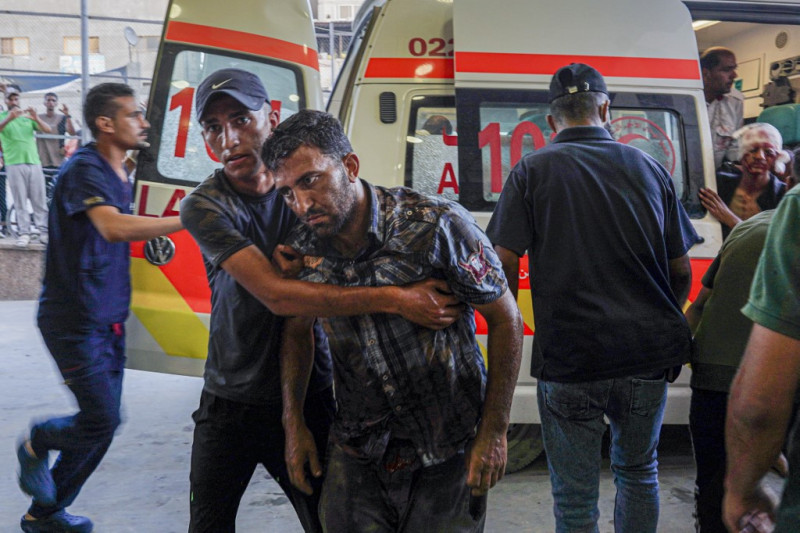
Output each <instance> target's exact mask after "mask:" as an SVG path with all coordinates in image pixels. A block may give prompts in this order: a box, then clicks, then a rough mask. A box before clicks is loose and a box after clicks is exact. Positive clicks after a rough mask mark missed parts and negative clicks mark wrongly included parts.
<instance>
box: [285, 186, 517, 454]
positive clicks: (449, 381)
mask: <svg viewBox="0 0 800 533" xmlns="http://www.w3.org/2000/svg"><path fill="white" fill-rule="evenodd" d="M362 183H363V184H364V186H365V187H366V188H367V194H368V196H369V197H370V198H371V213H372V215H371V223H370V227H369V229H368V230H367V233H368V244H367V245H366V247H365V248H364V250H362V252H361V253H360V255H358V256H357V257H356V258H347V257H342V256H341V255H340V254H338V253H337V252H336V250H335V249H334V248H333V247H332V246H329V244H328V243H327V242H326V241H322V240H320V239H318V238H317V237H316V235H315V234H314V233H313V231H312V230H310V229H309V228H308V227H306V226H302V225H300V226H296V227H295V228H294V229H293V230H292V232H291V234H290V235H289V237H288V239H287V244H290V245H291V246H293V247H294V248H295V249H296V250H298V251H300V252H302V253H303V254H305V255H306V263H305V264H306V268H305V269H304V270H303V271H302V272H301V275H300V276H301V278H302V279H305V280H308V281H314V282H318V283H332V284H335V285H340V286H384V285H405V284H408V283H413V282H416V281H420V280H424V279H427V278H431V277H434V278H440V279H444V280H446V281H447V282H448V283H449V285H450V288H451V290H452V291H453V292H454V293H455V294H456V295H457V296H458V298H459V299H460V300H462V301H464V302H466V303H473V304H487V303H491V302H492V301H494V300H496V299H497V298H499V297H500V296H501V295H502V294H503V293H504V292H505V290H506V288H507V282H506V278H505V275H504V274H503V270H502V267H501V263H500V261H499V259H498V258H497V256H496V255H495V253H494V250H493V248H492V246H491V244H490V243H489V240H488V239H487V237H486V235H485V234H484V233H483V231H481V229H480V228H479V227H478V226H477V224H476V223H475V221H474V219H473V218H472V216H471V215H470V214H469V213H468V212H467V211H466V210H465V209H464V208H463V207H461V206H460V205H458V204H456V203H454V202H450V201H447V200H442V199H436V198H431V197H428V196H424V195H421V194H419V193H416V192H414V191H412V190H410V189H406V188H395V189H386V188H383V187H377V186H372V185H369V184H368V183H366V182H362ZM322 323H323V327H324V328H325V332H326V333H327V335H328V340H329V342H330V348H331V354H332V356H333V360H334V381H335V387H336V400H337V404H338V412H337V416H336V420H335V422H334V428H333V429H332V438H333V439H334V440H335V442H337V443H339V444H341V445H344V446H346V447H347V448H348V449H350V450H351V451H354V452H355V453H356V454H357V455H359V456H361V457H365V458H369V459H371V460H375V461H378V460H380V458H381V457H382V456H383V454H384V451H385V449H386V445H387V444H388V442H389V440H391V439H392V438H402V439H408V440H411V441H412V442H413V443H414V447H415V448H416V450H417V453H418V455H419V457H420V459H421V461H422V464H423V465H424V466H430V465H434V464H438V463H441V462H443V461H445V460H447V459H448V458H450V457H452V456H453V455H454V454H456V453H458V452H459V451H461V450H463V449H464V445H465V444H466V442H467V441H469V440H470V439H471V438H472V437H473V436H474V433H475V427H476V424H477V423H478V420H479V418H480V414H481V408H482V405H483V397H484V393H485V388H486V367H485V364H484V359H483V356H482V353H481V348H480V346H479V344H478V341H477V339H476V337H475V314H474V311H473V310H472V308H468V311H467V312H465V313H464V314H463V315H462V317H461V318H460V319H459V320H458V321H456V322H455V323H454V324H453V325H451V326H450V327H448V328H445V329H444V330H441V331H433V330H430V329H426V328H423V327H421V326H418V325H416V324H413V323H412V322H409V321H407V320H405V319H404V318H402V317H401V316H399V315H391V314H373V315H361V316H353V317H337V318H328V319H322Z"/></svg>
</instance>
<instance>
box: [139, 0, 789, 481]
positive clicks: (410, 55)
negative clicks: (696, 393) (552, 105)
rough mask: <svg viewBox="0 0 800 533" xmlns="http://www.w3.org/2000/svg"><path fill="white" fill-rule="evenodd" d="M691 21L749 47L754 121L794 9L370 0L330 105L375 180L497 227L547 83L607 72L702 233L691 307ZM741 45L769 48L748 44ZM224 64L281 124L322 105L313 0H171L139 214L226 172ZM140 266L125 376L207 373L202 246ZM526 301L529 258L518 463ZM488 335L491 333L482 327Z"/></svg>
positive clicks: (704, 225)
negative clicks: (203, 94) (204, 102)
mask: <svg viewBox="0 0 800 533" xmlns="http://www.w3.org/2000/svg"><path fill="white" fill-rule="evenodd" d="M687 6H688V8H687ZM693 16H694V18H695V19H698V18H702V19H708V20H712V21H723V22H718V23H716V24H715V25H714V27H716V30H714V31H715V33H714V34H713V35H711V36H709V37H708V38H707V39H708V40H714V41H716V42H709V43H704V44H703V45H702V46H700V48H701V49H702V48H705V47H706V46H707V45H709V44H724V45H727V46H729V47H731V48H733V49H734V51H736V52H737V55H738V56H739V62H740V66H741V68H742V70H743V71H744V69H745V68H747V69H748V70H747V75H746V76H743V80H742V82H743V83H745V84H747V85H744V86H743V91H745V95H746V96H747V95H748V94H749V95H750V98H748V104H749V107H748V113H749V114H747V113H746V114H747V116H748V117H755V115H757V114H758V111H759V107H758V105H757V104H758V102H757V101H756V99H757V100H758V101H761V98H760V97H758V94H760V92H761V85H762V84H765V83H766V79H767V74H768V73H769V72H770V68H771V67H770V65H771V62H773V61H778V60H783V59H785V58H792V57H795V56H800V32H799V31H798V26H796V24H798V23H800V5H798V3H796V2H784V3H781V4H776V3H774V2H755V1H754V2H723V1H717V2H712V1H707V2H689V1H686V2H684V3H682V2H680V1H678V0H603V1H597V0H559V1H557V2H553V1H545V0H538V1H537V0H501V1H499V2H487V1H486V0H457V1H454V0H374V1H369V0H368V1H367V2H366V3H365V4H364V5H363V6H362V8H361V10H360V12H359V16H358V18H357V20H356V21H355V23H354V31H355V34H354V37H353V40H352V44H351V47H350V51H349V54H348V56H347V59H346V62H345V65H344V67H343V69H342V71H341V74H340V75H339V77H338V80H337V82H336V85H335V87H334V90H333V92H332V95H331V98H330V102H329V104H328V110H329V111H330V112H332V113H334V114H336V115H337V116H339V118H340V119H341V121H342V123H343V124H344V127H345V130H346V132H347V134H348V135H349V137H350V139H351V140H352V142H353V146H354V148H355V150H356V152H357V153H358V154H359V158H360V161H361V176H362V177H364V178H366V179H367V180H369V181H371V182H373V183H376V184H381V185H387V186H395V185H407V186H410V187H413V188H415V189H417V190H420V191H423V192H426V193H428V194H433V195H442V196H444V197H446V198H450V199H453V200H456V201H458V202H460V203H462V204H463V205H464V206H466V207H467V208H468V209H469V210H470V211H471V212H472V213H473V215H474V216H475V218H476V219H477V220H478V221H479V223H481V224H482V225H484V226H485V224H486V223H487V222H488V219H489V217H490V215H491V212H492V209H493V207H494V205H495V203H496V201H497V198H498V195H499V193H500V191H501V189H502V186H503V183H504V180H505V177H506V176H507V174H508V172H509V170H510V168H511V167H512V166H513V165H514V164H515V163H516V162H517V161H518V160H519V159H520V157H522V155H524V154H525V153H527V152H529V151H532V150H536V149H537V148H540V147H542V146H544V145H546V144H547V143H548V142H550V139H551V132H550V131H549V129H548V128H547V126H546V123H545V116H546V114H547V111H548V106H547V100H546V98H547V88H548V84H549V80H550V78H551V76H552V74H553V73H554V72H555V71H556V69H557V68H559V67H560V66H562V65H565V64H567V63H570V62H585V63H588V64H590V65H592V66H594V67H595V68H597V69H598V70H599V71H600V72H601V73H603V75H604V76H605V78H606V82H607V84H608V88H609V90H610V93H611V102H612V118H613V120H612V126H613V131H614V134H615V136H616V137H617V139H618V140H620V141H621V142H625V143H629V144H632V145H634V146H637V147H639V148H641V149H642V150H644V151H646V152H648V153H649V154H651V155H652V156H653V157H655V158H656V159H658V160H659V161H660V162H661V163H663V164H664V166H665V167H666V168H667V169H668V170H669V171H670V173H671V175H672V178H673V180H674V184H675V189H676V191H677V192H678V195H679V197H680V199H681V202H682V203H683V205H684V207H685V208H686V210H687V212H688V213H689V215H690V217H691V218H692V221H693V223H694V226H695V228H696V230H697V232H698V234H699V235H700V236H701V238H702V242H700V243H698V244H697V245H696V246H695V247H694V248H692V250H691V251H690V255H691V257H692V266H693V274H694V280H693V289H692V297H694V295H696V294H697V291H698V290H699V283H700V278H701V276H702V274H703V273H704V272H705V270H706V268H707V267H708V264H709V263H710V262H711V259H712V258H713V257H714V255H715V254H716V252H717V251H718V249H719V247H720V244H721V232H720V226H719V224H718V223H717V222H716V220H714V219H713V218H712V217H711V216H710V215H708V214H707V213H705V211H704V210H703V208H702V206H701V205H700V203H699V201H698V198H697V191H698V189H699V188H700V187H711V188H715V182H714V168H713V156H712V152H711V145H710V134H709V125H708V118H707V114H706V104H705V100H704V97H703V86H702V79H701V73H700V68H699V65H698V59H697V58H698V47H699V46H698V45H699V39H700V33H699V32H698V33H697V36H696V33H695V30H694V29H693V27H692V18H693ZM741 21H745V22H741ZM772 23H777V24H772ZM713 29H714V28H713V27H709V31H710V30H713ZM701 31H702V30H701ZM743 32H746V33H748V35H747V36H745V35H743V34H742V33H743ZM781 32H783V33H784V37H785V38H786V39H787V40H788V42H789V43H790V46H788V47H785V49H783V50H782V49H777V50H772V49H768V48H769V46H768V45H767V44H766V38H765V37H764V36H771V35H773V34H778V33H781ZM745 37H747V39H745V40H744V41H743V39H744V38H745ZM759 39H760V40H759ZM762 41H764V42H762ZM740 42H748V43H753V44H752V46H754V47H755V46H757V47H759V48H757V49H748V50H746V51H745V50H742V51H739V50H738V49H737V46H736V43H740ZM755 43H757V44H755ZM751 58H753V60H754V61H755V63H754V64H751V63H750V61H751ZM743 59H745V60H746V61H743ZM756 60H757V61H756ZM224 67H238V68H244V69H247V70H250V71H252V72H255V73H257V74H258V75H259V76H260V77H261V79H262V80H263V81H264V83H265V85H266V87H267V89H268V92H269V94H270V96H271V98H272V104H273V107H276V106H277V107H278V108H279V109H280V111H281V118H282V119H285V118H286V117H288V116H290V115H291V114H293V113H295V112H297V111H298V110H299V109H302V108H307V107H308V108H316V109H323V108H324V105H323V97H322V94H321V91H320V71H319V61H318V55H317V48H316V39H315V35H314V29H313V26H312V15H311V9H310V6H309V4H308V0H229V1H228V2H219V1H218V0H172V1H171V3H170V5H169V9H168V13H167V19H166V22H165V27H164V35H163V40H162V45H161V49H160V51H159V59H158V64H157V67H156V74H155V77H154V80H153V87H152V92H151V94H150V99H149V109H148V120H149V121H150V122H151V124H152V131H151V136H150V142H151V145H152V148H151V149H150V150H149V151H147V152H144V153H142V154H141V156H140V159H139V167H138V169H137V174H136V176H137V182H136V207H135V210H136V213H137V214H140V215H145V216H167V215H172V214H175V212H176V211H177V210H178V205H179V202H180V200H181V199H182V198H183V197H184V196H185V195H186V194H187V193H188V192H189V191H191V190H192V188H193V187H195V186H196V185H197V184H198V183H199V182H200V181H202V180H203V179H204V178H205V177H207V176H208V175H209V174H210V173H211V172H212V171H213V169H214V168H216V167H217V166H218V165H219V163H218V162H217V161H215V160H214V156H213V155H212V154H211V152H210V151H209V150H208V149H207V147H206V146H205V144H204V142H203V140H202V137H201V135H200V127H199V125H198V124H197V122H196V120H195V118H194V117H195V114H194V109H193V105H194V92H195V89H196V88H197V85H198V84H199V82H200V81H201V80H202V79H203V78H205V77H206V76H207V75H208V74H210V73H211V72H213V71H215V70H217V69H219V68H224ZM784 70H786V69H784ZM789 70H790V71H791V69H789ZM797 73H798V74H800V61H798V72H797ZM752 85H755V86H756V89H757V92H754V91H753V89H752V88H750V87H751V86H752ZM747 90H749V91H750V92H749V93H748V92H747ZM750 100H752V101H750ZM753 106H754V107H753ZM601 222H602V221H598V223H601ZM564 246H570V243H564ZM576 253H580V250H576ZM131 268H132V275H133V284H134V290H133V302H132V313H131V318H130V320H129V324H128V331H129V338H128V346H129V349H128V364H129V366H130V367H131V368H139V369H148V370H156V371H161V372H174V373H181V374H189V375H201V374H202V369H203V363H204V358H205V354H206V347H207V342H208V319H209V312H210V302H209V289H208V285H207V283H206V278H205V271H204V268H203V263H202V260H201V256H200V252H199V250H198V248H197V246H196V245H195V243H194V242H193V240H192V238H191V237H190V236H189V235H188V233H186V232H185V231H184V232H181V233H178V234H176V235H174V236H173V237H172V238H171V239H166V238H162V239H156V240H154V241H150V242H148V243H139V244H138V245H136V246H134V248H133V260H132V267H131ZM530 298H531V296H530V285H529V281H528V269H527V260H523V262H522V267H521V269H520V293H519V304H520V309H521V310H522V312H523V316H524V319H525V335H526V340H525V349H524V353H525V359H524V361H523V363H522V370H521V372H520V376H519V380H518V384H517V388H516V392H515V396H514V403H513V406H512V414H511V416H512V422H513V424H512V428H511V430H510V434H509V471H514V470H517V469H519V468H522V467H523V466H525V465H527V464H528V463H530V462H531V461H533V459H535V458H536V456H537V455H538V454H539V453H540V452H541V439H540V436H539V426H538V422H539V418H538V411H537V408H536V381H535V380H534V379H533V378H531V377H530V375H529V369H530V346H531V339H532V336H533V334H534V330H535V327H534V317H533V316H532V311H531V302H530ZM478 329H479V334H481V335H485V333H486V327H485V323H482V322H481V321H480V320H479V323H478ZM484 338H485V337H484ZM689 395H690V392H689V387H688V371H685V372H684V375H683V376H682V377H681V378H680V379H679V381H678V382H676V383H675V384H673V385H672V386H671V387H670V389H669V402H668V406H667V411H666V416H665V420H664V422H665V423H666V424H686V423H687V420H688V402H689Z"/></svg>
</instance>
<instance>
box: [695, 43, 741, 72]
mask: <svg viewBox="0 0 800 533" xmlns="http://www.w3.org/2000/svg"><path fill="white" fill-rule="evenodd" d="M725 56H732V57H736V54H734V53H733V50H731V49H730V48H725V47H724V46H712V47H711V48H706V49H705V51H703V53H702V54H701V55H700V68H704V69H708V70H711V69H712V68H714V67H716V66H717V65H719V63H720V61H722V58H723V57H725Z"/></svg>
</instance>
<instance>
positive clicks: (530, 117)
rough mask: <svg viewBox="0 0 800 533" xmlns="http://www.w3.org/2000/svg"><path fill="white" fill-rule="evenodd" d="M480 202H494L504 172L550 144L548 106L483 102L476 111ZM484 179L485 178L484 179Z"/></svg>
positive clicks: (505, 173)
mask: <svg viewBox="0 0 800 533" xmlns="http://www.w3.org/2000/svg"><path fill="white" fill-rule="evenodd" d="M478 113H479V120H480V125H481V129H480V130H479V131H478V148H480V149H481V168H482V172H483V176H484V180H483V200H484V201H486V202H491V203H494V202H497V199H498V198H499V197H500V192H501V191H502V190H503V185H504V184H505V181H506V178H507V177H508V173H509V172H511V169H512V168H514V166H515V165H516V164H517V163H518V162H519V160H520V159H522V156H524V155H525V154H527V153H528V152H532V151H534V150H538V149H539V148H542V147H544V146H546V145H547V144H549V143H550V140H551V139H552V137H553V136H554V135H553V132H552V130H551V129H550V127H549V126H548V125H547V119H546V117H547V113H548V106H547V105H545V104H531V103H525V102H511V103H502V104H496V103H485V104H482V105H481V106H480V108H479V111H478ZM487 177H488V179H486V178H487Z"/></svg>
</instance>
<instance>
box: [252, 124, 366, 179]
mask: <svg viewBox="0 0 800 533" xmlns="http://www.w3.org/2000/svg"><path fill="white" fill-rule="evenodd" d="M301 146H310V147H313V148H318V149H319V150H320V151H321V152H322V153H323V154H324V155H326V156H330V157H332V158H334V159H341V158H343V157H344V156H346V155H347V154H349V153H351V152H352V151H353V147H352V146H351V145H350V140H349V139H348V138H347V135H345V134H344V129H342V125H341V123H340V122H339V121H338V120H337V119H336V117H334V116H333V115H331V114H329V113H325V112H323V111H314V110H311V109H303V110H302V111H298V112H297V113H295V114H294V115H292V116H291V117H289V118H288V119H286V121H285V122H282V123H281V124H279V125H278V127H277V128H275V129H274V130H273V131H272V135H271V136H270V137H269V139H267V141H266V142H265V143H264V146H263V147H262V149H261V160H262V161H263V162H264V165H265V166H266V167H267V169H268V170H270V171H273V172H274V171H276V170H278V169H279V168H280V167H281V165H282V164H283V162H284V161H285V160H286V159H288V158H289V157H291V155H292V154H293V153H294V152H295V150H297V149H298V148H300V147H301Z"/></svg>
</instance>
